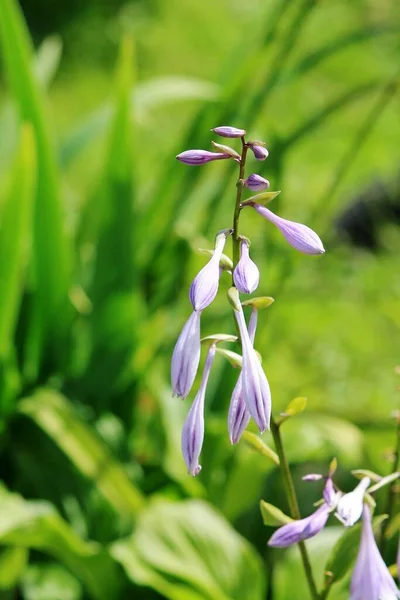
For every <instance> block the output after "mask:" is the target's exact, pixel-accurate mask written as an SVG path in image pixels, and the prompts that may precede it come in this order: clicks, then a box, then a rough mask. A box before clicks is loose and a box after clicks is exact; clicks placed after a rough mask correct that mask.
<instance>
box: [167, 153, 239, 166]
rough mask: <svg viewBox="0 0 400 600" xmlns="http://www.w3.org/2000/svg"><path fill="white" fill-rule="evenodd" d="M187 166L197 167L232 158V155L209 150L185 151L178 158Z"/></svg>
mask: <svg viewBox="0 0 400 600" xmlns="http://www.w3.org/2000/svg"><path fill="white" fill-rule="evenodd" d="M176 158H177V159H178V160H179V161H180V162H182V163H184V164H185V165H191V166H197V165H204V164H205V163H208V162H212V161H213V160H223V159H225V158H232V157H231V155H230V154H225V153H224V152H209V151H208V150H185V152H181V153H180V154H178V155H177V157H176Z"/></svg>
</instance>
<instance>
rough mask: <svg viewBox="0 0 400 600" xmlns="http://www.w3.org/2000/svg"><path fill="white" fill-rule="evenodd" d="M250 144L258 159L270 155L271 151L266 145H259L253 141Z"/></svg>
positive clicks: (263, 158)
mask: <svg viewBox="0 0 400 600" xmlns="http://www.w3.org/2000/svg"><path fill="white" fill-rule="evenodd" d="M248 146H249V148H250V149H251V150H252V152H253V154H254V157H255V158H256V159H257V160H265V159H266V158H267V157H268V156H269V152H268V150H267V149H266V148H265V147H264V146H259V145H257V144H252V143H250V144H248Z"/></svg>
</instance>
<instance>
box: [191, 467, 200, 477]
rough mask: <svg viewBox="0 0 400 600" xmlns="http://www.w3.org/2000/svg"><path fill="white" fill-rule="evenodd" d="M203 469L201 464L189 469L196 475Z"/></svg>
mask: <svg viewBox="0 0 400 600" xmlns="http://www.w3.org/2000/svg"><path fill="white" fill-rule="evenodd" d="M200 471H201V465H196V466H195V467H193V469H189V475H192V476H193V477H196V475H198V474H199V473H200Z"/></svg>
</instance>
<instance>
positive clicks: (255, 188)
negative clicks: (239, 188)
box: [243, 173, 269, 192]
mask: <svg viewBox="0 0 400 600" xmlns="http://www.w3.org/2000/svg"><path fill="white" fill-rule="evenodd" d="M243 184H244V185H245V186H246V187H247V188H248V189H249V190H251V191H252V192H261V191H262V190H267V189H268V188H269V181H268V179H264V177H261V175H257V173H252V174H251V175H249V176H248V177H247V179H245V180H244V182H243Z"/></svg>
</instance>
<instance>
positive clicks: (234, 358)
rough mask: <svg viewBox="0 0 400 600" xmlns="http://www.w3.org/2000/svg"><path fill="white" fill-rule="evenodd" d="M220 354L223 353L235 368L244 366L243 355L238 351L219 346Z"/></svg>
mask: <svg viewBox="0 0 400 600" xmlns="http://www.w3.org/2000/svg"><path fill="white" fill-rule="evenodd" d="M217 352H218V354H221V355H222V356H223V357H224V358H226V360H227V361H228V362H229V363H230V364H231V365H232V367H233V368H234V369H241V368H242V357H241V356H240V354H238V353H237V352H233V351H232V350H227V349H226V348H218V347H217Z"/></svg>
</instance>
